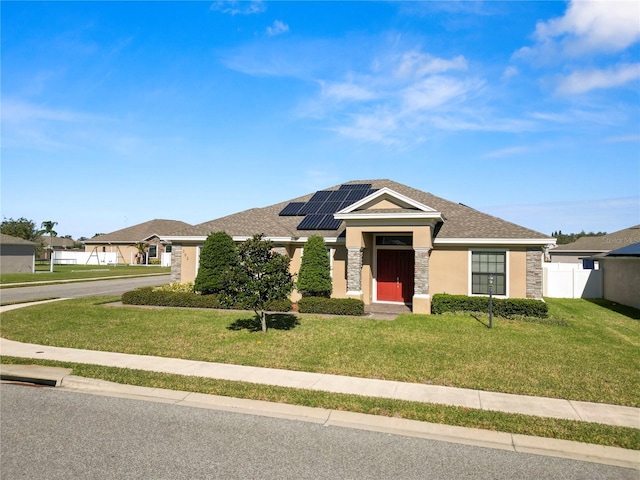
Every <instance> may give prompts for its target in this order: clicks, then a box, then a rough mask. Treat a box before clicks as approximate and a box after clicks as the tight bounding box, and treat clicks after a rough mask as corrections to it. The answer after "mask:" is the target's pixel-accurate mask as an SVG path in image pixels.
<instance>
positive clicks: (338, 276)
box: [331, 245, 347, 298]
mask: <svg viewBox="0 0 640 480" xmlns="http://www.w3.org/2000/svg"><path fill="white" fill-rule="evenodd" d="M331 251H332V253H333V258H332V263H331V270H332V273H333V275H332V280H333V293H332V294H331V295H332V296H333V297H335V298H347V249H346V247H344V246H343V245H341V246H339V247H334V248H333V250H331Z"/></svg>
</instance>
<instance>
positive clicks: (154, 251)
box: [149, 245, 158, 258]
mask: <svg viewBox="0 0 640 480" xmlns="http://www.w3.org/2000/svg"><path fill="white" fill-rule="evenodd" d="M149 258H158V246H157V245H149Z"/></svg>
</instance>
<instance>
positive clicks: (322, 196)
mask: <svg viewBox="0 0 640 480" xmlns="http://www.w3.org/2000/svg"><path fill="white" fill-rule="evenodd" d="M330 195H331V191H330V190H318V191H317V192H316V193H314V194H313V197H311V198H310V199H309V201H310V202H324V201H325V200H326V199H327V198H328V197H329V196H330Z"/></svg>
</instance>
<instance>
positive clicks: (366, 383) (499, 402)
mask: <svg viewBox="0 0 640 480" xmlns="http://www.w3.org/2000/svg"><path fill="white" fill-rule="evenodd" d="M0 352H1V353H2V355H4V356H11V357H20V358H37V359H46V360H57V361H63V362H74V363H87V364H92V365H103V366H110V367H120V368H130V369H136V370H146V371H152V372H163V373H172V374H177V375H191V376H197V377H206V378H215V379H221V380H235V381H241V382H249V383H256V384H263V385H276V386H281V387H291V388H301V389H308V390H318V391H324V392H334V393H347V394H354V395H363V396H368V397H380V398H389V399H395V400H409V401H414V402H425V403H436V404H443V405H452V406H458V407H466V408H475V409H480V410H492V411H500V412H507V413H520V414H524V415H533V416H538V417H551V418H561V419H568V420H578V421H584V422H595V423H601V424H606V425H614V426H622V427H632V428H640V409H639V408H633V407H624V406H618V405H606V404H600V403H591V402H578V401H574V400H562V399H556V398H542V397H532V396H526V395H512V394H506V393H497V392H486V391H479V390H470V389H466V388H454V387H442V386H437V385H423V384H416V383H403V382H396V381H391V380H376V379H370V378H354V377H346V376H342V375H328V374H322V373H309V372H297V371H289V370H280V369H274V368H261V367H246V366H240V365H231V364H225V363H212V362H201V361H196V360H182V359H175V358H164V357H155V356H147V355H131V354H125V353H115V352H101V351H94V350H81V349H74V348H62V347H49V346H43V345H34V344H29V343H20V342H15V341H12V340H7V339H4V338H2V339H0Z"/></svg>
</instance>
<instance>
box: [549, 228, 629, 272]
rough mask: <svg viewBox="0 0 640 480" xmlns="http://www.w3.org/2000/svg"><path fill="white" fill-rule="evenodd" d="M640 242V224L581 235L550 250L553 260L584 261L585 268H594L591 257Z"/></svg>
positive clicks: (563, 261)
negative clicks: (607, 231)
mask: <svg viewBox="0 0 640 480" xmlns="http://www.w3.org/2000/svg"><path fill="white" fill-rule="evenodd" d="M636 242H640V225H636V226H635V227H629V228H625V229H624V230H620V231H617V232H613V233H609V234H608V235H600V236H597V237H580V238H579V239H578V240H576V241H575V242H571V243H567V244H565V245H558V246H557V247H555V248H553V249H551V250H550V251H549V256H550V258H551V262H554V263H582V264H583V266H584V268H594V263H593V262H594V261H593V259H592V258H591V257H593V256H594V255H599V254H602V253H607V252H610V251H611V250H616V249H618V248H621V247H624V246H626V245H629V244H631V243H636Z"/></svg>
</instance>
